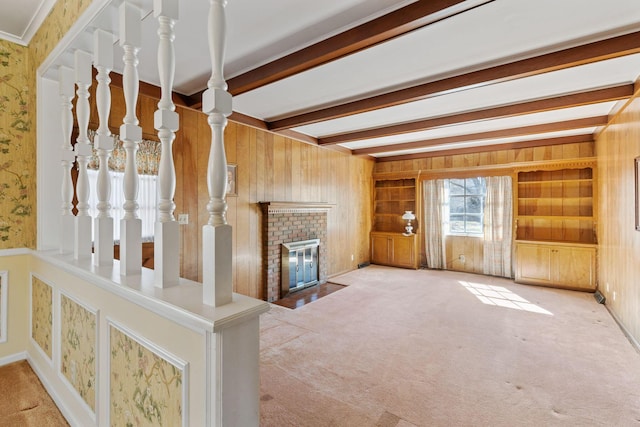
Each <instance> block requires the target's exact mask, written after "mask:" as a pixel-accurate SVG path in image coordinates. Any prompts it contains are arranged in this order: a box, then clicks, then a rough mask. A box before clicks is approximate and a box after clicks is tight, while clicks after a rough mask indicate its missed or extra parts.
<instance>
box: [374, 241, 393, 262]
mask: <svg viewBox="0 0 640 427" xmlns="http://www.w3.org/2000/svg"><path fill="white" fill-rule="evenodd" d="M390 261H391V257H390V250H389V237H388V236H386V235H380V236H379V235H375V234H373V235H371V262H372V263H374V264H389V263H390Z"/></svg>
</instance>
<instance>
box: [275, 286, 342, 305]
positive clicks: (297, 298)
mask: <svg viewBox="0 0 640 427" xmlns="http://www.w3.org/2000/svg"><path fill="white" fill-rule="evenodd" d="M344 287H345V286H343V285H338V284H335V283H329V282H327V283H323V284H320V285H314V286H311V287H309V288H307V289H303V290H301V291H296V292H291V293H290V294H289V295H287V296H286V297H284V298H281V299H279V300H277V301H275V302H274V304H277V305H280V306H282V307H286V308H291V309H296V308H300V307H302V306H304V305H305V304H310V303H312V302H313V301H316V300H317V299H319V298H322V297H325V296H327V295H329V294H332V293H334V292H336V291H339V290H340V289H343V288H344Z"/></svg>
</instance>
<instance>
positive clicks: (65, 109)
mask: <svg viewBox="0 0 640 427" xmlns="http://www.w3.org/2000/svg"><path fill="white" fill-rule="evenodd" d="M58 85H59V86H58V87H59V92H58V93H59V94H60V112H61V115H60V117H61V119H62V121H61V123H62V146H61V150H60V163H61V165H62V186H61V189H62V192H61V198H62V205H61V209H62V211H61V220H62V224H61V227H60V253H73V235H74V217H73V212H72V210H73V183H72V182H71V168H72V167H73V162H74V161H75V158H76V157H75V154H74V153H73V147H72V145H71V130H72V129H73V114H72V113H71V108H72V105H71V100H72V99H73V85H74V83H73V70H72V69H71V68H68V67H64V66H63V67H60V69H59V70H58Z"/></svg>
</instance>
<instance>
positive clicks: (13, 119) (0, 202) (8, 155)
mask: <svg viewBox="0 0 640 427" xmlns="http://www.w3.org/2000/svg"><path fill="white" fill-rule="evenodd" d="M28 65H29V57H28V51H27V49H26V48H24V47H22V46H19V45H17V44H14V43H10V42H3V41H0V248H7V247H25V246H26V247H33V245H34V243H35V221H34V213H35V212H34V206H35V198H36V193H35V177H36V174H35V162H34V161H33V159H34V158H35V138H33V129H34V127H33V119H34V118H35V111H34V110H33V104H31V103H30V101H31V100H32V99H33V97H32V96H31V95H32V93H31V92H33V90H30V88H33V87H35V83H34V84H31V85H30V84H29V79H28V77H27V70H28Z"/></svg>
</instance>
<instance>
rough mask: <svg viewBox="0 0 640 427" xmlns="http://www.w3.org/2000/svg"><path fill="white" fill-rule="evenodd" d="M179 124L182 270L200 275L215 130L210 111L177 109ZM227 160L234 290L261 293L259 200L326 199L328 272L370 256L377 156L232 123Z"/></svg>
mask: <svg viewBox="0 0 640 427" xmlns="http://www.w3.org/2000/svg"><path fill="white" fill-rule="evenodd" d="M177 111H178V112H179V114H180V116H181V123H180V131H179V132H178V135H177V138H176V142H175V145H174V155H175V159H176V174H177V177H178V178H177V180H178V182H177V189H176V197H175V202H176V205H177V207H176V215H177V214H179V213H187V214H189V219H190V222H189V224H188V225H184V226H181V233H182V234H181V236H182V237H181V238H182V248H181V254H182V255H181V256H182V260H181V266H182V268H181V275H182V277H186V278H189V279H192V280H197V281H201V279H202V253H201V247H202V236H201V234H202V226H203V225H204V224H205V223H206V222H207V220H208V215H207V211H206V204H207V202H208V192H207V185H206V170H207V162H208V158H209V147H210V144H211V131H210V129H209V125H208V124H207V120H206V116H204V115H203V114H202V113H200V112H196V111H193V110H187V109H182V108H178V110H177ZM225 148H226V154H227V162H229V163H233V164H236V165H237V182H236V189H237V193H238V194H237V196H229V197H227V203H228V205H229V208H228V211H227V220H228V222H229V224H231V225H232V226H233V253H234V257H233V260H234V270H233V271H234V291H236V292H239V293H242V294H245V295H249V296H253V297H256V298H263V297H264V295H265V294H264V292H265V289H264V287H265V284H264V283H263V278H262V236H261V230H262V220H263V217H262V212H261V210H260V207H259V205H258V202H263V201H286V202H325V203H330V204H332V205H333V207H332V208H331V209H330V210H329V213H328V217H327V241H328V257H329V269H328V275H329V277H330V276H332V275H336V274H339V273H341V272H345V271H349V270H353V269H355V268H356V267H357V265H358V263H361V262H365V261H368V260H369V231H370V230H371V217H372V215H371V194H372V189H371V173H372V170H373V165H374V162H373V161H372V160H366V159H361V158H357V157H353V156H350V155H347V154H344V153H340V152H337V151H331V150H327V149H322V148H319V147H315V146H312V145H309V144H305V143H301V142H298V141H296V140H293V139H290V138H285V137H283V136H280V135H275V134H272V133H269V132H265V131H262V130H259V129H255V128H251V127H248V126H245V125H241V124H237V123H233V122H229V124H228V126H227V129H226V131H225Z"/></svg>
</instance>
